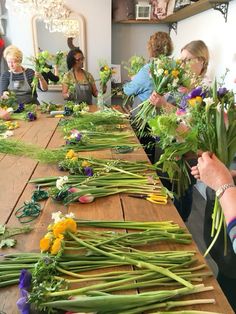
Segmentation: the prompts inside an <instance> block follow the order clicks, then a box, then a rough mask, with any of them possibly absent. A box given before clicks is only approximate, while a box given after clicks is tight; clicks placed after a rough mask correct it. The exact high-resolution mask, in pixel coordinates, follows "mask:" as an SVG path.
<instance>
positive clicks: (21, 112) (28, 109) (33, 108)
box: [11, 104, 37, 121]
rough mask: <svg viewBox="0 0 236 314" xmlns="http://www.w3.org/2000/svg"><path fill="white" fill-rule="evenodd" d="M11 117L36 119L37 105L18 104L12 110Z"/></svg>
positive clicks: (27, 119)
mask: <svg viewBox="0 0 236 314" xmlns="http://www.w3.org/2000/svg"><path fill="white" fill-rule="evenodd" d="M11 119H14V120H26V121H35V120H36V119H37V105H34V104H26V105H24V104H19V105H18V107H17V108H16V109H15V110H14V111H12V113H11Z"/></svg>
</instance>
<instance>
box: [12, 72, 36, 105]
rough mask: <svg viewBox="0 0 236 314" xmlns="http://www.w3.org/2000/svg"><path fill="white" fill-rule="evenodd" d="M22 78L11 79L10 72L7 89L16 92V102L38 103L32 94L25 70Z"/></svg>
mask: <svg viewBox="0 0 236 314" xmlns="http://www.w3.org/2000/svg"><path fill="white" fill-rule="evenodd" d="M23 76H24V80H21V81H16V80H13V75H12V72H10V82H9V85H8V90H9V91H11V92H14V93H15V94H16V98H17V102H18V104H21V103H22V104H29V103H34V104H39V102H38V100H37V97H36V96H35V95H33V96H32V89H31V86H30V85H29V83H28V81H27V77H26V74H25V71H23Z"/></svg>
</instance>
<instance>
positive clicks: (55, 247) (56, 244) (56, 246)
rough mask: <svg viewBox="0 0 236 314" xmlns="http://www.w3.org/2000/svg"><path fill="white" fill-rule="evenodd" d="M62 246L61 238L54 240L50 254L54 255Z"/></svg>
mask: <svg viewBox="0 0 236 314" xmlns="http://www.w3.org/2000/svg"><path fill="white" fill-rule="evenodd" d="M62 244H63V238H61V237H60V238H56V239H55V240H54V242H53V245H52V247H51V251H50V252H51V254H52V255H56V254H57V253H58V252H60V250H61V249H62Z"/></svg>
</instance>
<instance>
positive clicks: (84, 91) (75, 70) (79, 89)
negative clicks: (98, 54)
mask: <svg viewBox="0 0 236 314" xmlns="http://www.w3.org/2000/svg"><path fill="white" fill-rule="evenodd" d="M83 61H84V55H83V52H82V51H81V50H80V49H79V48H74V49H72V50H71V51H70V52H69V53H68V55H67V59H66V62H67V67H68V70H69V72H67V73H66V74H64V77H63V79H62V95H63V97H64V99H66V100H73V101H75V102H76V103H81V102H86V103H87V104H88V105H92V96H94V97H97V96H98V90H97V87H96V84H95V81H94V78H93V76H92V74H90V73H89V72H87V71H85V70H84V69H83Z"/></svg>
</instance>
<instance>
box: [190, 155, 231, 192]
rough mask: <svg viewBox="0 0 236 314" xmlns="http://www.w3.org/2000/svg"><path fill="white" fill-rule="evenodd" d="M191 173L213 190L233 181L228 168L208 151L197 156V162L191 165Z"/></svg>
mask: <svg viewBox="0 0 236 314" xmlns="http://www.w3.org/2000/svg"><path fill="white" fill-rule="evenodd" d="M191 173H192V175H193V176H194V177H195V178H197V179H200V180H201V181H202V182H204V183H205V184H206V185H207V186H209V187H210V188H212V189H213V190H215V191H216V190H217V189H218V188H219V187H220V186H221V185H223V184H228V183H230V184H231V183H233V178H232V175H231V173H230V171H229V170H228V168H227V167H226V166H225V165H224V164H223V163H222V162H221V161H220V160H219V159H218V158H217V157H216V156H215V155H214V154H213V155H212V154H211V153H210V152H205V153H203V154H202V156H201V157H199V158H198V164H197V166H196V167H192V171H191Z"/></svg>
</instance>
